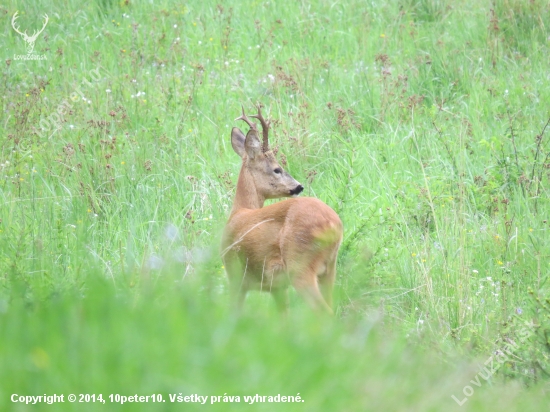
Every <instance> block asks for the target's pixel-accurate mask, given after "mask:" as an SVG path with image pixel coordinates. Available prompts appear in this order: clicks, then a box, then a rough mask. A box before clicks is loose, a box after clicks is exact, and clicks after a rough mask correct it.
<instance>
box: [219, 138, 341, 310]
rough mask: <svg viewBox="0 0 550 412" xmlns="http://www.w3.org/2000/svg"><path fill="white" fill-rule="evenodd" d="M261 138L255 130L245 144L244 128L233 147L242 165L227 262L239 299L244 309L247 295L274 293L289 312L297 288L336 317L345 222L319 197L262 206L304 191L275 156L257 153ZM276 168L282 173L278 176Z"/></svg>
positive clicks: (227, 234) (225, 248)
mask: <svg viewBox="0 0 550 412" xmlns="http://www.w3.org/2000/svg"><path fill="white" fill-rule="evenodd" d="M256 138H257V136H255V134H254V133H252V131H251V132H249V133H248V135H247V136H246V142H245V140H244V139H245V138H244V135H243V134H242V132H241V131H240V130H239V129H237V128H234V129H233V132H232V143H233V148H234V149H235V151H236V152H237V153H238V154H239V155H241V156H242V160H243V164H242V168H241V172H240V174H239V180H238V183H237V193H236V196H235V201H234V204H233V209H232V211H231V215H230V216H229V220H228V222H227V225H226V227H225V230H224V234H223V239H222V259H223V261H224V264H225V268H226V271H227V275H228V278H229V283H230V288H231V291H232V294H233V295H234V299H235V300H236V301H237V303H238V305H241V304H242V302H243V301H244V298H245V297H246V293H247V292H248V290H262V291H266V292H271V293H272V295H273V297H274V298H275V301H276V303H277V306H278V308H279V309H280V310H281V311H284V312H286V311H287V309H288V291H287V289H288V286H289V285H292V286H293V287H294V288H295V289H296V290H297V291H298V293H299V294H300V295H302V296H303V297H304V298H305V300H306V301H307V302H308V303H309V304H310V305H311V306H312V307H314V308H315V309H320V310H323V311H326V312H329V313H332V289H333V285H334V279H335V276H336V258H337V255H338V248H339V247H340V243H341V242H342V234H343V227H342V222H341V221H340V218H339V217H338V215H337V214H336V212H334V210H332V209H331V208H330V207H329V206H327V205H326V204H325V203H323V202H321V201H320V200H318V199H315V198H308V197H304V198H294V199H288V200H284V201H282V202H278V203H275V204H272V205H270V206H266V207H263V204H264V201H265V199H269V198H278V197H288V196H290V195H291V193H292V191H293V190H294V189H295V188H297V187H298V186H299V187H300V191H301V189H302V187H301V185H300V184H299V183H298V182H296V181H295V180H294V179H293V178H292V177H291V176H290V175H288V174H287V173H286V172H284V171H282V169H281V168H280V165H279V164H278V163H277V161H276V160H275V157H274V156H273V154H272V153H271V152H265V153H264V152H261V151H260V150H256V149H254V147H255V146H254V144H255V141H253V140H254V139H256ZM248 139H251V141H248ZM245 147H246V149H245ZM274 168H279V169H280V170H281V172H280V173H277V174H275V173H273V169H274Z"/></svg>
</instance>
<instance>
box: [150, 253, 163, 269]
mask: <svg viewBox="0 0 550 412" xmlns="http://www.w3.org/2000/svg"><path fill="white" fill-rule="evenodd" d="M147 266H148V267H149V269H153V270H155V269H156V270H158V269H161V268H162V267H163V266H164V260H163V259H162V258H161V257H159V256H156V255H152V256H149V259H148V260H147Z"/></svg>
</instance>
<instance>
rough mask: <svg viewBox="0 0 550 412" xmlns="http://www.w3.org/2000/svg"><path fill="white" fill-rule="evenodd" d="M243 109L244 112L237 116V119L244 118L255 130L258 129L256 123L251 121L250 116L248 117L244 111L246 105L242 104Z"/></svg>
mask: <svg viewBox="0 0 550 412" xmlns="http://www.w3.org/2000/svg"><path fill="white" fill-rule="evenodd" d="M241 109H242V110H243V114H241V115H240V116H239V117H237V118H236V119H235V121H237V120H243V121H245V122H246V123H247V124H248V125H249V126H250V128H251V129H254V130H256V131H258V129H257V128H256V123H254V122H251V121H250V119H249V118H248V117H246V114H245V113H244V107H243V106H241Z"/></svg>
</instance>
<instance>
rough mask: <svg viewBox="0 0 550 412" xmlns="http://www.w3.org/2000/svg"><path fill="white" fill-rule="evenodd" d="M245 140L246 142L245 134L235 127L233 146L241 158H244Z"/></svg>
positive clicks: (232, 131) (232, 132)
mask: <svg viewBox="0 0 550 412" xmlns="http://www.w3.org/2000/svg"><path fill="white" fill-rule="evenodd" d="M245 140H246V137H245V136H244V133H243V132H241V129H239V128H238V127H234V128H233V129H232V130H231V146H233V150H234V151H235V153H237V154H238V155H239V156H240V157H243V156H244V141H245Z"/></svg>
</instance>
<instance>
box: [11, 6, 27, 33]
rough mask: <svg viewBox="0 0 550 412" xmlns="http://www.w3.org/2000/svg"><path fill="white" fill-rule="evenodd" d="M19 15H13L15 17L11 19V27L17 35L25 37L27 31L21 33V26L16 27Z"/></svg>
mask: <svg viewBox="0 0 550 412" xmlns="http://www.w3.org/2000/svg"><path fill="white" fill-rule="evenodd" d="M18 13H19V12H18V11H16V12H15V14H14V15H13V17H12V18H11V25H12V27H13V29H14V30H15V31H16V32H17V33H19V34H20V35H22V36H24V35H26V34H27V30H25V32H24V33H21V32H20V31H19V25H17V27H15V24H16V23H15V21H16V20H17V19H18V18H19V16H18V15H17V14H18Z"/></svg>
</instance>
